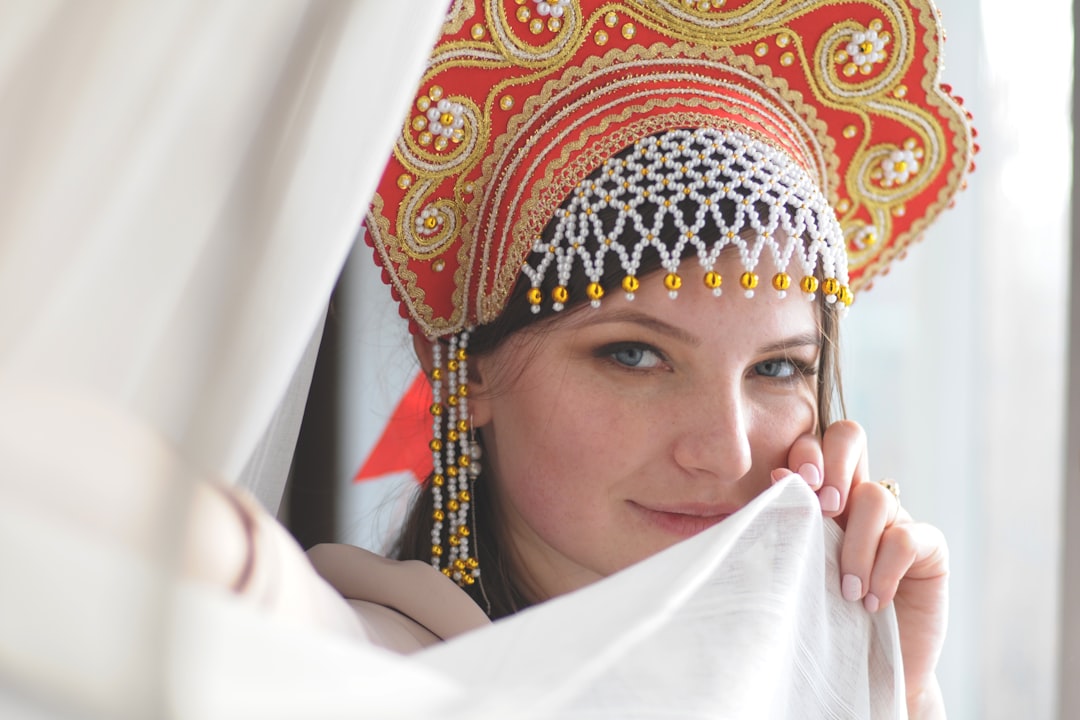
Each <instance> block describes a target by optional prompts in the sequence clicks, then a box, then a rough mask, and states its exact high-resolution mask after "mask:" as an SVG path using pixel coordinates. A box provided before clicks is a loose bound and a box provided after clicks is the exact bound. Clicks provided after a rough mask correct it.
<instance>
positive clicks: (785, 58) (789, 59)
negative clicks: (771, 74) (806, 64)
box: [780, 52, 795, 67]
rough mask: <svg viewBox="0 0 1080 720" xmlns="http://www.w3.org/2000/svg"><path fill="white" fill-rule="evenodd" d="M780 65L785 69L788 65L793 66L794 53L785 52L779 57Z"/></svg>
mask: <svg viewBox="0 0 1080 720" xmlns="http://www.w3.org/2000/svg"><path fill="white" fill-rule="evenodd" d="M780 64H781V65H783V66H784V67H787V66H789V65H794V64H795V55H794V53H789V52H786V53H784V54H783V55H781V56H780Z"/></svg>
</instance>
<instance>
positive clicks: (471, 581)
mask: <svg viewBox="0 0 1080 720" xmlns="http://www.w3.org/2000/svg"><path fill="white" fill-rule="evenodd" d="M461 582H463V583H465V584H466V585H473V584H475V583H476V578H474V577H473V576H472V575H462V576H461Z"/></svg>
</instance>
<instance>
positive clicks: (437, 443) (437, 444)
mask: <svg viewBox="0 0 1080 720" xmlns="http://www.w3.org/2000/svg"><path fill="white" fill-rule="evenodd" d="M428 447H429V448H431V452H439V451H441V450H442V440H440V439H439V438H432V440H431V442H429V443H428Z"/></svg>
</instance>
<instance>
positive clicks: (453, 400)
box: [446, 395, 458, 407]
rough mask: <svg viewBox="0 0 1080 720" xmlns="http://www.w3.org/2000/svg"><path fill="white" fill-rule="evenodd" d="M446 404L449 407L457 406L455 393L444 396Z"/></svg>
mask: <svg viewBox="0 0 1080 720" xmlns="http://www.w3.org/2000/svg"><path fill="white" fill-rule="evenodd" d="M446 404H447V405H449V406H450V407H457V404H458V398H457V395H451V396H450V397H448V398H446Z"/></svg>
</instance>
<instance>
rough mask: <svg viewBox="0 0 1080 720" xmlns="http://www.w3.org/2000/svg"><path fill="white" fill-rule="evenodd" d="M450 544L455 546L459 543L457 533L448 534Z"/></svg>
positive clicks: (459, 539)
mask: <svg viewBox="0 0 1080 720" xmlns="http://www.w3.org/2000/svg"><path fill="white" fill-rule="evenodd" d="M450 544H451V545H453V546H454V547H457V546H458V545H460V544H461V538H459V537H458V536H457V535H451V536H450Z"/></svg>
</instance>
